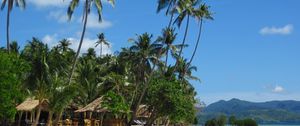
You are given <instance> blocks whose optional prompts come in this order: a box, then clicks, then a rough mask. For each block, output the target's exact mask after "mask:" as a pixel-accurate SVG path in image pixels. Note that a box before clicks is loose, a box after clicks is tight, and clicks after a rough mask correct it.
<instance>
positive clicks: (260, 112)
mask: <svg viewBox="0 0 300 126" xmlns="http://www.w3.org/2000/svg"><path fill="white" fill-rule="evenodd" d="M219 115H226V116H231V115H234V116H236V117H237V118H252V119H255V120H256V121H257V122H258V123H260V124H300V101H292V100H290V101H270V102H261V103H255V102H248V101H243V100H239V99H231V100H229V101H224V100H221V101H218V102H216V103H213V104H211V105H209V106H207V107H205V108H204V109H203V111H201V112H200V113H199V114H198V118H199V121H200V122H201V123H204V122H205V121H206V120H208V119H211V118H214V117H217V116H219Z"/></svg>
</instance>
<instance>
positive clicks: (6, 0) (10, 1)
mask: <svg viewBox="0 0 300 126" xmlns="http://www.w3.org/2000/svg"><path fill="white" fill-rule="evenodd" d="M14 3H15V4H16V6H17V7H21V8H25V6H26V3H25V0H3V1H2V5H1V10H3V9H4V7H5V5H6V4H7V15H6V46H7V51H8V52H10V47H9V45H10V44H9V43H10V41H9V22H10V21H9V20H10V13H11V11H12V9H13V5H14Z"/></svg>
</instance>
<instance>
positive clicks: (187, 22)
mask: <svg viewBox="0 0 300 126" xmlns="http://www.w3.org/2000/svg"><path fill="white" fill-rule="evenodd" d="M189 24H190V15H188V17H187V20H186V26H185V32H184V37H183V40H182V43H181V45H182V46H181V48H180V51H179V57H181V54H182V50H183V47H184V46H183V45H184V44H185V40H186V37H187V34H188V30H189Z"/></svg>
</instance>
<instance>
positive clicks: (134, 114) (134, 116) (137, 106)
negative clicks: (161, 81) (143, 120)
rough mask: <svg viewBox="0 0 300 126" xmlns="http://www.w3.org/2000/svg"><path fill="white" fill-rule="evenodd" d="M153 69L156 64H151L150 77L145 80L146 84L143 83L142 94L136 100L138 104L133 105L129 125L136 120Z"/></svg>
mask: <svg viewBox="0 0 300 126" xmlns="http://www.w3.org/2000/svg"><path fill="white" fill-rule="evenodd" d="M155 67H156V63H154V64H153V67H152V69H151V73H150V75H149V78H148V80H146V82H145V87H144V89H143V91H142V94H141V95H140V97H139V99H138V102H137V104H136V105H135V108H134V110H133V112H132V115H131V117H132V118H131V120H130V123H131V124H132V123H133V121H134V120H135V118H136V114H137V111H138V109H139V106H140V104H141V102H142V100H143V98H144V96H145V94H146V91H147V89H148V87H149V82H150V80H151V79H152V76H153V73H154V69H155Z"/></svg>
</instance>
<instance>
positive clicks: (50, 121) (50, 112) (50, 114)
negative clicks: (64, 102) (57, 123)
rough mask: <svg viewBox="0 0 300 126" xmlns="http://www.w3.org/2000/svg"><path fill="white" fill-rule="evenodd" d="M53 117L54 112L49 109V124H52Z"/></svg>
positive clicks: (50, 125) (49, 125)
mask: <svg viewBox="0 0 300 126" xmlns="http://www.w3.org/2000/svg"><path fill="white" fill-rule="evenodd" d="M52 117H53V112H52V111H49V115H48V119H47V126H52Z"/></svg>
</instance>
